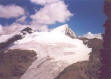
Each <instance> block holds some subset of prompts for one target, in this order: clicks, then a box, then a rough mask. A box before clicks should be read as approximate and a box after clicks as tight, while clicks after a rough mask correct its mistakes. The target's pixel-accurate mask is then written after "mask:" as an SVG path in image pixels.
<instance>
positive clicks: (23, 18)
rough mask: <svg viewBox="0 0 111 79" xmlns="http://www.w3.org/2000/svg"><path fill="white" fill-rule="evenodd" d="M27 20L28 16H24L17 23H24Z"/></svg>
mask: <svg viewBox="0 0 111 79" xmlns="http://www.w3.org/2000/svg"><path fill="white" fill-rule="evenodd" d="M25 20H26V16H22V17H20V18H18V19H17V20H16V22H17V23H24V22H25Z"/></svg>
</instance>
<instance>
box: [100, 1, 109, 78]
mask: <svg viewBox="0 0 111 79" xmlns="http://www.w3.org/2000/svg"><path fill="white" fill-rule="evenodd" d="M104 13H105V14H106V16H107V20H106V22H105V24H104V27H105V34H104V38H103V39H104V43H103V46H104V48H103V49H102V50H101V63H102V67H101V69H100V71H101V73H100V77H99V79H111V0H104Z"/></svg>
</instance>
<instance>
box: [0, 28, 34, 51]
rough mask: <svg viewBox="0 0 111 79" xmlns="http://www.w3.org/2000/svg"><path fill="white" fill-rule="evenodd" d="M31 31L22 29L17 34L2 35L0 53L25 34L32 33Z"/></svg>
mask: <svg viewBox="0 0 111 79" xmlns="http://www.w3.org/2000/svg"><path fill="white" fill-rule="evenodd" d="M32 32H33V31H32V29H31V28H29V27H26V28H24V29H23V30H21V32H19V33H14V34H8V35H2V36H1V40H0V51H3V50H4V49H7V48H8V47H10V46H11V45H13V43H14V42H15V41H17V40H20V39H22V38H23V37H24V36H25V35H26V34H29V33H32Z"/></svg>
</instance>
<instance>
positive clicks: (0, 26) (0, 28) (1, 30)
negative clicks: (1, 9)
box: [0, 25, 3, 35]
mask: <svg viewBox="0 0 111 79" xmlns="http://www.w3.org/2000/svg"><path fill="white" fill-rule="evenodd" d="M2 33H3V26H2V25H0V35H1V34H2Z"/></svg>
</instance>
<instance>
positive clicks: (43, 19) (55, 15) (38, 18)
mask: <svg viewBox="0 0 111 79" xmlns="http://www.w3.org/2000/svg"><path fill="white" fill-rule="evenodd" d="M71 16H72V14H71V13H70V11H69V10H68V9H67V5H66V4H65V3H64V2H63V1H57V2H55V3H51V4H47V5H45V6H44V7H43V8H41V9H40V10H39V11H37V12H36V13H35V14H34V15H32V16H31V18H32V20H33V22H32V23H33V24H55V23H56V22H61V23H63V22H65V21H67V20H69V18H70V17H71Z"/></svg>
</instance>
